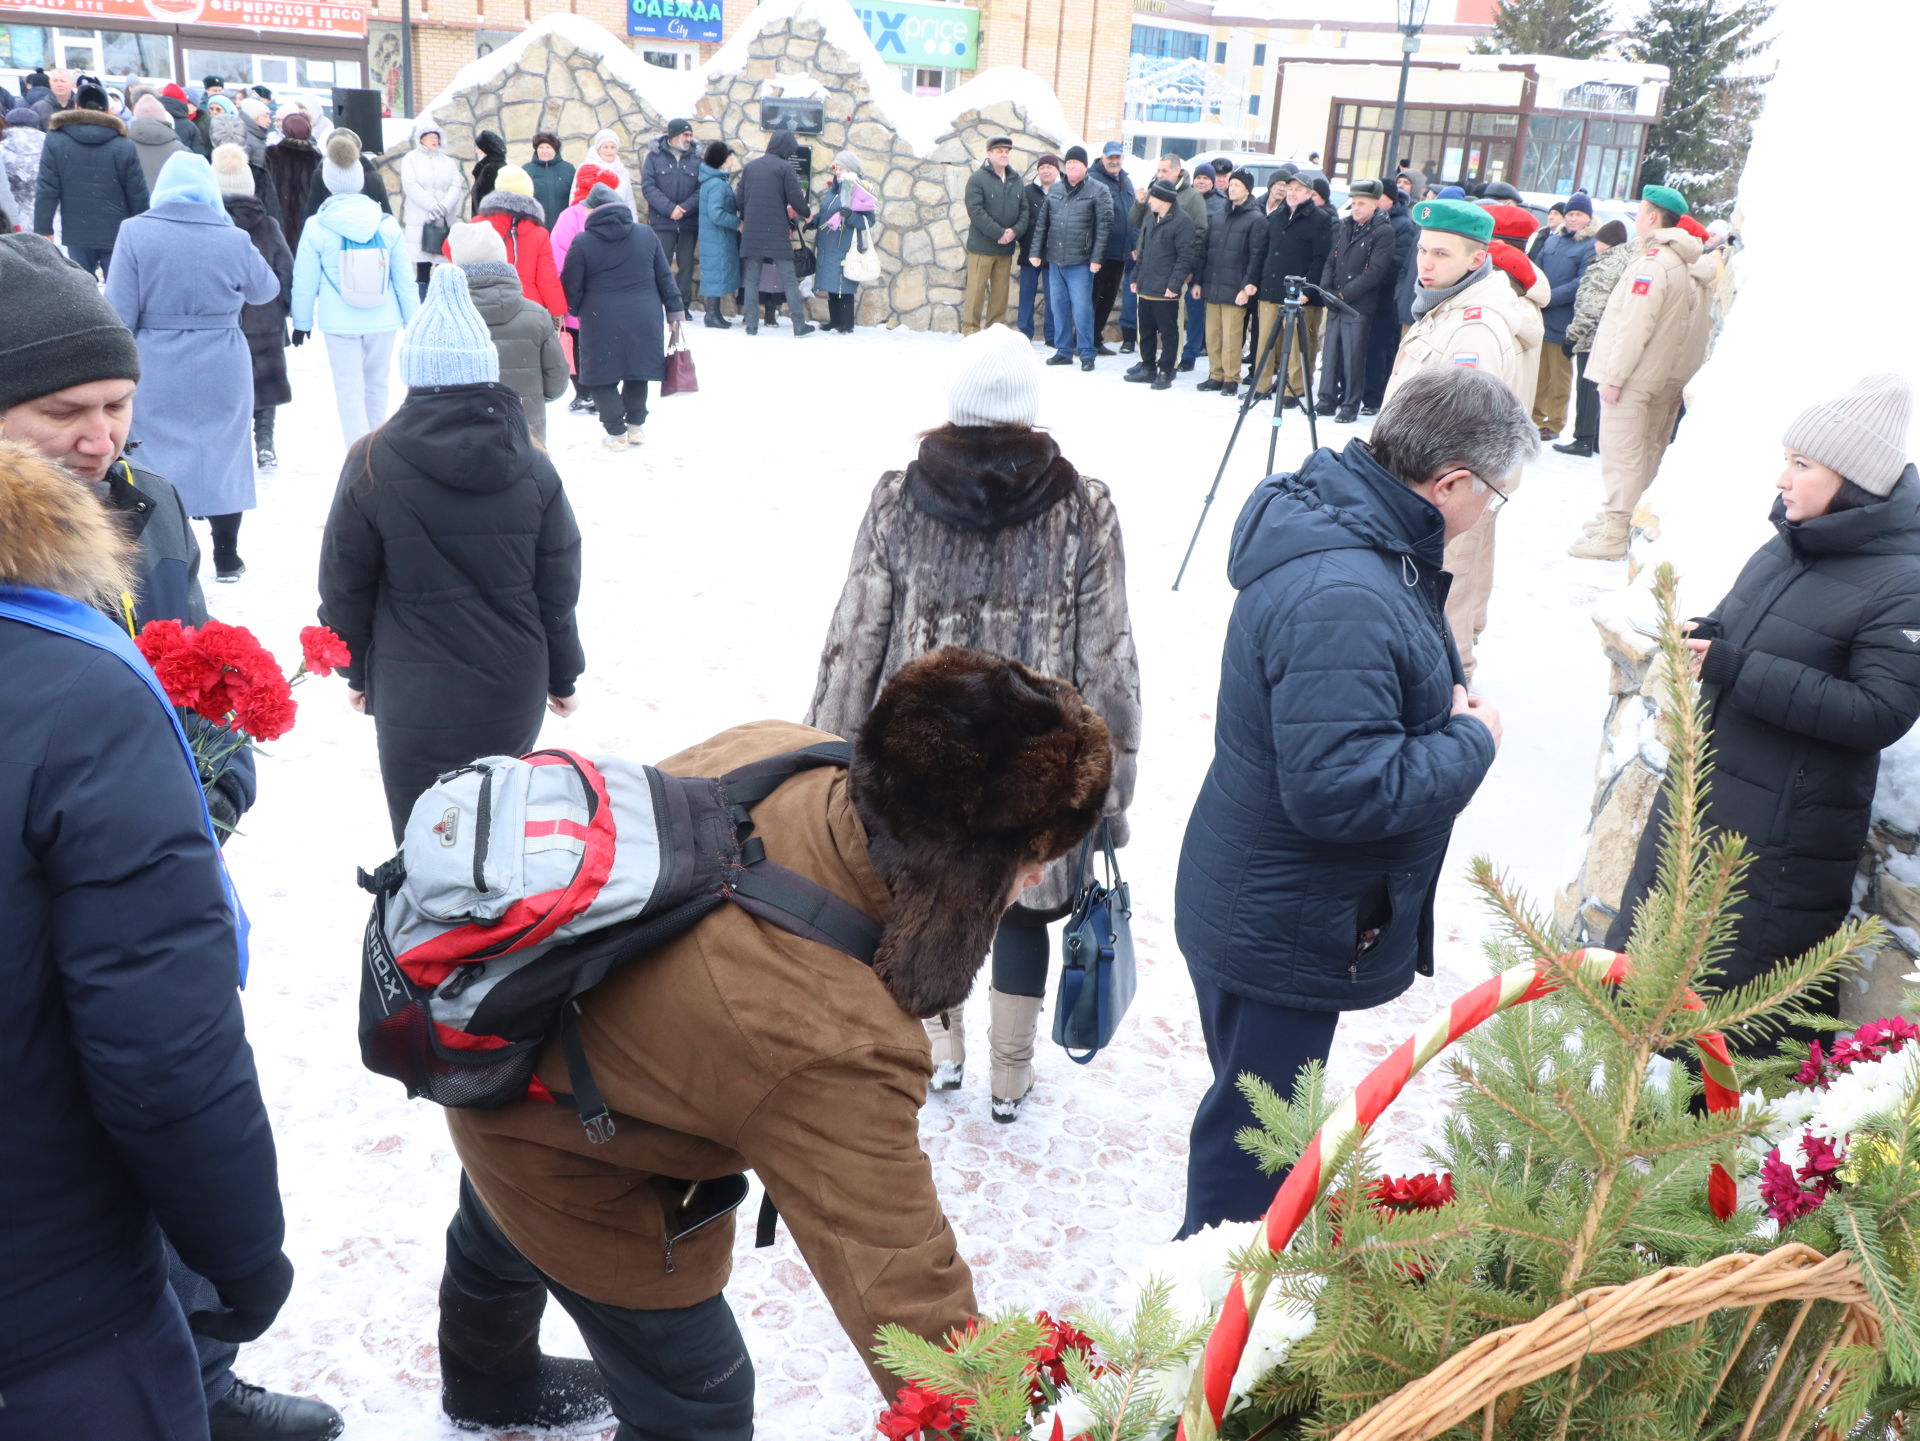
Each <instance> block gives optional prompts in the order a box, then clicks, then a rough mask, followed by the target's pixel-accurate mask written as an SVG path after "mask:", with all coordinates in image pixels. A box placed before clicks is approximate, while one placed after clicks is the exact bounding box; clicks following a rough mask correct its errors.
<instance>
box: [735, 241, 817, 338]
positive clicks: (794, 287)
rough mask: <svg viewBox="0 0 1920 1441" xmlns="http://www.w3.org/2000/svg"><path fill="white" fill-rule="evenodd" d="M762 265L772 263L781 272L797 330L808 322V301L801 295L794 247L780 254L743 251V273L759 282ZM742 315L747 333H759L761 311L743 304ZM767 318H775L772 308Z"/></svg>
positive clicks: (781, 283) (781, 279)
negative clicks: (794, 267) (794, 266)
mask: <svg viewBox="0 0 1920 1441" xmlns="http://www.w3.org/2000/svg"><path fill="white" fill-rule="evenodd" d="M762 265H771V266H772V267H773V268H774V269H775V270H776V271H778V272H779V274H780V286H781V288H782V289H783V290H784V291H785V292H786V296H787V314H788V316H789V317H790V318H791V319H792V321H793V328H794V330H795V331H796V332H797V331H798V330H799V329H800V327H801V326H803V325H805V324H806V323H807V303H806V301H805V300H803V299H801V297H800V277H799V276H798V275H796V274H795V273H794V270H793V250H792V248H791V247H789V248H788V249H786V250H785V251H783V252H781V253H780V254H779V255H748V254H746V253H745V252H744V251H742V252H741V255H740V273H741V274H742V275H744V276H747V277H749V278H750V279H752V280H754V281H756V282H757V281H758V280H759V278H760V267H761V266H762ZM742 315H743V317H744V318H745V320H746V322H747V334H748V335H758V334H759V333H760V316H759V313H758V312H757V311H755V310H754V309H753V307H751V306H743V307H742ZM767 318H768V319H769V320H771V319H772V318H773V316H772V313H771V308H769V313H768V316H767Z"/></svg>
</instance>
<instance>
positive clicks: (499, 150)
mask: <svg viewBox="0 0 1920 1441" xmlns="http://www.w3.org/2000/svg"><path fill="white" fill-rule="evenodd" d="M473 143H474V146H475V147H476V148H477V149H478V150H479V151H480V158H479V159H478V160H476V161H474V162H473V188H472V189H471V190H469V191H468V192H467V214H468V215H470V216H473V217H476V218H477V217H478V216H479V214H480V202H481V201H483V200H485V199H486V198H487V197H488V196H489V195H491V194H493V182H494V181H495V180H498V179H499V178H500V167H501V166H503V165H505V164H506V163H507V142H506V141H504V140H502V139H501V138H500V137H499V136H498V135H497V134H495V133H494V132H493V131H491V130H482V131H481V132H480V133H479V134H478V135H476V136H474V138H473Z"/></svg>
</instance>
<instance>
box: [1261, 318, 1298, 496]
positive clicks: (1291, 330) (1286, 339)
mask: <svg viewBox="0 0 1920 1441" xmlns="http://www.w3.org/2000/svg"><path fill="white" fill-rule="evenodd" d="M1279 336H1280V363H1279V365H1278V366H1277V367H1276V368H1275V369H1274V372H1273V426H1272V428H1271V429H1269V430H1268V431H1267V474H1268V475H1272V474H1273V465H1274V454H1275V452H1277V451H1278V450H1279V448H1280V422H1281V420H1282V419H1283V418H1284V417H1285V416H1286V413H1287V402H1286V395H1287V375H1288V370H1287V364H1288V359H1289V357H1290V356H1291V355H1292V353H1293V349H1294V347H1295V346H1297V345H1299V343H1300V312H1299V311H1298V310H1297V309H1296V308H1295V307H1293V306H1291V305H1282V306H1281V307H1280V330H1279Z"/></svg>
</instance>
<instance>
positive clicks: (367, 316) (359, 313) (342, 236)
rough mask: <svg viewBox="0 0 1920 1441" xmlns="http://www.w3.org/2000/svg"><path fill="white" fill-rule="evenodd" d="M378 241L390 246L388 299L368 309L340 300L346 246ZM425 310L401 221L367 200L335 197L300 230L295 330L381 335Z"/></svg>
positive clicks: (295, 276)
mask: <svg viewBox="0 0 1920 1441" xmlns="http://www.w3.org/2000/svg"><path fill="white" fill-rule="evenodd" d="M376 234H378V235H379V237H380V238H381V239H382V240H383V241H385V242H386V246H387V296H386V300H385V302H384V303H383V304H381V305H379V306H371V307H367V308H365V309H363V308H361V307H360V306H357V305H349V304H347V302H346V301H345V300H343V299H342V298H341V296H340V255H341V252H342V251H344V250H345V249H346V241H348V240H351V241H353V242H354V243H355V244H358V245H364V244H365V243H366V242H367V241H369V240H371V239H373V238H374V236H375V235H376ZM419 308H420V287H419V285H418V284H417V283H416V282H415V281H414V278H413V262H412V261H411V260H409V259H408V258H407V247H406V239H405V237H404V236H403V235H402V234H401V232H400V222H399V221H397V220H395V219H394V218H393V217H392V216H391V215H384V214H382V213H381V211H380V207H379V206H378V205H376V204H375V203H374V202H373V201H371V200H369V199H368V198H367V197H366V196H364V195H335V196H332V197H331V198H329V199H328V200H327V202H326V203H325V204H324V205H322V206H321V207H320V208H319V209H318V210H317V211H315V212H314V216H313V219H311V220H309V221H308V222H307V223H306V224H305V225H304V226H302V227H301V230H300V250H299V253H298V254H296V255H295V256H294V257H293V328H294V329H295V330H317V331H320V332H321V333H322V334H323V335H377V334H379V333H380V332H381V331H384V330H399V329H400V328H401V327H402V326H404V325H405V324H406V323H407V322H408V321H409V320H411V319H413V313H414V311H416V310H418V309H419Z"/></svg>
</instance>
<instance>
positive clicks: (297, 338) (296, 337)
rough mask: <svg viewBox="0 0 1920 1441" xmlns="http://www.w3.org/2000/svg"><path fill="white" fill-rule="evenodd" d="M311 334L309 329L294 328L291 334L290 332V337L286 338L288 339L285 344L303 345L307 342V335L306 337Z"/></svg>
mask: <svg viewBox="0 0 1920 1441" xmlns="http://www.w3.org/2000/svg"><path fill="white" fill-rule="evenodd" d="M312 334H313V332H312V331H311V330H296V331H294V332H293V334H292V335H291V336H290V337H289V338H288V340H287V344H289V345H305V344H306V343H307V337H308V336H309V335H312Z"/></svg>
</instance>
